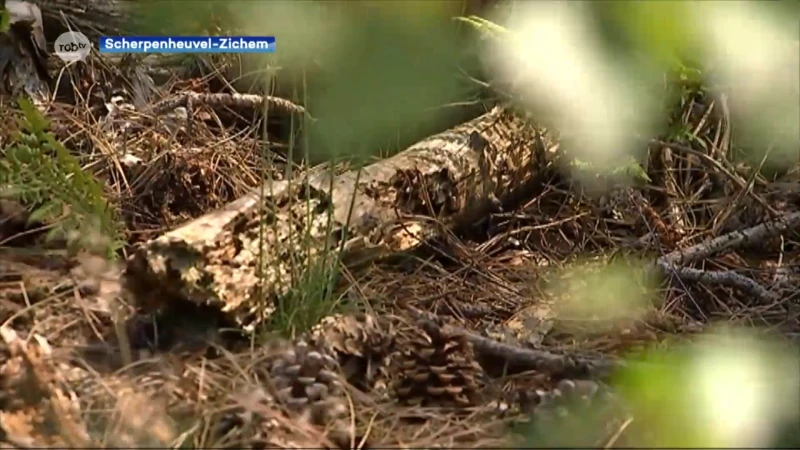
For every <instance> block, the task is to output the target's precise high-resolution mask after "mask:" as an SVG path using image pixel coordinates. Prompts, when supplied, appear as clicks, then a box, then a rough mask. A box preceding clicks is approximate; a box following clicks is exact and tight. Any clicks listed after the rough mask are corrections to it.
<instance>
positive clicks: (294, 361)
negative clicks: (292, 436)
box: [269, 340, 347, 426]
mask: <svg viewBox="0 0 800 450" xmlns="http://www.w3.org/2000/svg"><path fill="white" fill-rule="evenodd" d="M337 372H338V365H337V362H336V360H335V359H334V358H333V357H331V356H330V355H328V354H327V353H326V352H324V351H321V350H320V349H319V348H316V347H315V346H311V345H309V344H308V343H307V342H305V341H303V340H300V341H298V342H296V343H295V344H294V345H293V346H292V347H290V348H287V349H285V350H284V351H282V352H281V353H280V354H278V355H277V356H276V357H275V358H273V359H272V360H271V361H270V363H269V373H270V377H271V379H272V383H273V386H274V387H275V391H276V392H275V396H276V399H277V400H278V402H280V403H281V404H283V405H284V406H286V407H287V408H288V409H289V410H291V411H294V412H298V413H301V414H304V415H309V416H310V420H311V422H312V423H314V424H315V425H319V426H327V425H328V424H330V423H331V422H333V421H336V420H338V418H340V417H341V416H342V414H343V413H345V412H346V411H347V410H346V408H345V409H343V408H342V406H343V403H342V402H343V387H342V384H341V382H340V380H339V374H338V373H337Z"/></svg>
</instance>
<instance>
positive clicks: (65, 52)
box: [54, 31, 92, 63]
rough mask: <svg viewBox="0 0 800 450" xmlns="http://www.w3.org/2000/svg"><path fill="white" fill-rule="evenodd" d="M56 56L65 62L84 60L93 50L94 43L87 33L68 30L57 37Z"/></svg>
mask: <svg viewBox="0 0 800 450" xmlns="http://www.w3.org/2000/svg"><path fill="white" fill-rule="evenodd" d="M54 47H55V53H56V56H58V57H59V58H61V60H62V61H65V62H68V63H69V62H75V61H83V60H85V59H86V57H87V56H89V53H90V52H91V51H92V44H91V42H89V38H87V37H86V35H85V34H83V33H81V32H78V31H68V32H66V33H63V34H62V35H61V36H59V37H58V39H56V43H55V45H54Z"/></svg>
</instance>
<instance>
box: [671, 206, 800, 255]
mask: <svg viewBox="0 0 800 450" xmlns="http://www.w3.org/2000/svg"><path fill="white" fill-rule="evenodd" d="M798 228H800V213H794V214H789V215H786V216H782V217H778V218H776V219H774V220H770V221H767V222H764V223H762V224H760V225H756V226H754V227H752V228H748V229H745V230H736V231H732V232H730V233H727V234H724V235H722V236H719V237H716V238H714V239H712V240H710V241H707V242H703V243H700V244H697V245H693V246H691V247H689V248H687V249H682V250H681V249H679V250H675V251H673V252H671V253H669V254H667V255H664V256H662V257H660V258H658V261H659V265H662V264H667V265H676V266H682V265H686V264H692V263H696V262H698V261H700V260H702V259H704V258H708V257H709V256H714V255H720V254H724V253H727V252H730V251H732V250H734V249H736V248H740V247H743V246H749V245H758V244H763V243H764V242H765V241H766V240H768V239H770V238H772V237H775V236H778V235H779V234H781V233H785V232H787V231H791V232H794V231H796V230H797V229H798Z"/></svg>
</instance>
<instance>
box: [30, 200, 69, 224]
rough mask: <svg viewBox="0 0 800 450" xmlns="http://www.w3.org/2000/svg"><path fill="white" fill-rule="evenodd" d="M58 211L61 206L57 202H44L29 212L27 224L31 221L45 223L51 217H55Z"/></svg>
mask: <svg viewBox="0 0 800 450" xmlns="http://www.w3.org/2000/svg"><path fill="white" fill-rule="evenodd" d="M60 211H61V206H60V205H59V204H58V203H56V202H48V203H45V204H44V205H42V206H40V207H39V208H36V209H34V210H33V211H32V212H31V214H30V216H28V225H30V224H33V223H47V222H49V221H50V219H52V218H53V217H57V216H58V213H59V212H60Z"/></svg>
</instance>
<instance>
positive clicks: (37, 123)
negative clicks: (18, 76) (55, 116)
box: [17, 98, 50, 136]
mask: <svg viewBox="0 0 800 450" xmlns="http://www.w3.org/2000/svg"><path fill="white" fill-rule="evenodd" d="M17 104H18V105H19V108H20V109H21V110H22V114H23V115H24V116H25V121H24V123H23V125H24V126H25V130H26V131H29V132H30V133H32V134H34V135H37V136H38V135H39V134H41V133H44V132H46V131H47V129H48V128H49V127H50V122H49V121H48V120H47V119H46V118H45V117H44V116H43V115H42V113H40V112H39V110H37V109H36V107H35V106H34V105H33V103H31V101H30V100H28V99H27V98H20V99H19V100H17Z"/></svg>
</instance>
